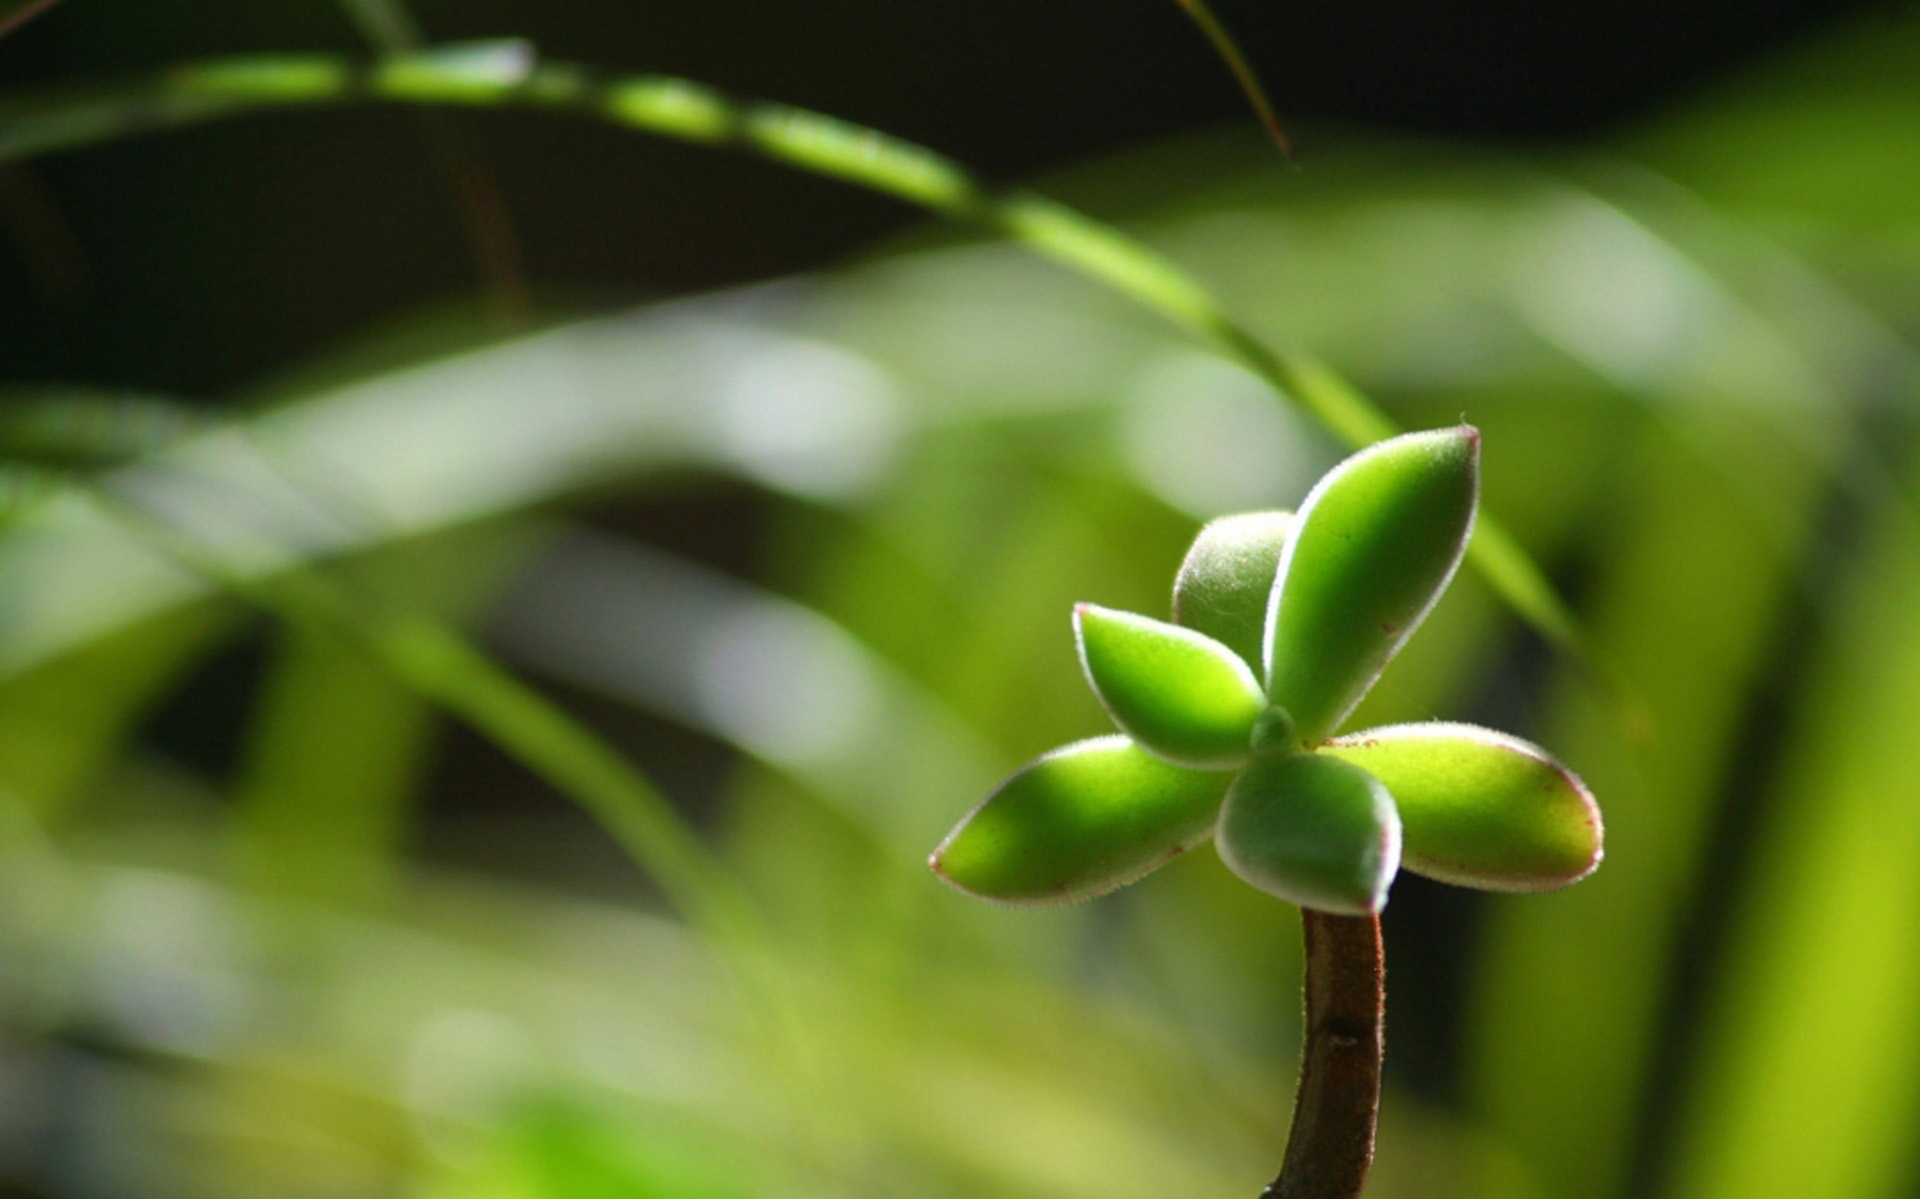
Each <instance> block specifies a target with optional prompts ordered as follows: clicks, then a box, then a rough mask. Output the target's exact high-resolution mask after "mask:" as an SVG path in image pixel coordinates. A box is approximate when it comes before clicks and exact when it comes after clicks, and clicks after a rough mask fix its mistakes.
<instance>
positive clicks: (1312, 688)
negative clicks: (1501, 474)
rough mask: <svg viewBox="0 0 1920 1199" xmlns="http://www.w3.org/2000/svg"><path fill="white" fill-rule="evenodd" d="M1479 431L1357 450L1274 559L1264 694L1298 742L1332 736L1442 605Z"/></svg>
mask: <svg viewBox="0 0 1920 1199" xmlns="http://www.w3.org/2000/svg"><path fill="white" fill-rule="evenodd" d="M1479 493H1480V433H1479V431H1478V430H1476V429H1474V428H1473V427H1472V426H1470V425H1460V426H1458V427H1455V428H1452V429H1436V430H1433V431H1430V432H1425V433H1408V434H1405V435H1404V436H1400V437H1393V438H1389V439H1388V440H1386V441H1383V442H1380V443H1379V444H1378V445H1375V446H1373V447H1371V448H1369V449H1366V450H1362V451H1361V452H1360V453H1358V454H1355V455H1354V456H1353V457H1351V458H1348V459H1347V460H1346V461H1345V462H1342V463H1341V464H1340V465H1339V466H1337V467H1335V468H1334V469H1333V470H1332V471H1331V472H1330V473H1329V474H1328V475H1327V476H1326V477H1325V478H1323V479H1321V480H1320V482H1319V483H1318V484H1316V485H1315V486H1314V489H1313V491H1312V492H1310V493H1309V494H1308V496H1307V502H1306V504H1305V505H1304V506H1303V507H1302V508H1301V511H1300V524H1299V527H1298V528H1297V529H1295V531H1294V536H1293V539H1292V541H1290V542H1289V543H1288V545H1287V551H1286V554H1285V555H1284V557H1283V558H1282V559H1281V563H1280V577H1279V580H1278V582H1277V583H1276V584H1275V586H1274V592H1273V610H1272V612H1271V613H1270V614H1269V616H1268V619H1267V641H1266V648H1265V654H1264V658H1265V661H1266V663H1267V693H1268V694H1269V695H1271V696H1272V697H1273V701H1274V702H1275V703H1276V704H1279V705H1280V706H1281V707H1283V708H1285V709H1286V710H1287V712H1288V713H1289V714H1290V715H1292V717H1293V721H1294V727H1295V730H1296V731H1297V733H1298V735H1299V737H1300V741H1301V744H1302V745H1305V746H1313V745H1317V744H1319V743H1320V742H1321V741H1324V740H1326V739H1327V738H1328V737H1330V736H1332V735H1333V733H1334V731H1335V730H1336V729H1338V728H1339V726H1340V722H1341V721H1342V720H1344V719H1346V716H1347V713H1349V712H1351V711H1352V710H1353V706H1354V705H1355V704H1357V703H1359V702H1360V698H1361V697H1362V696H1363V695H1365V694H1366V693H1367V689H1368V688H1369V687H1371V686H1372V685H1373V681H1374V679H1376V678H1378V677H1379V675H1380V671H1381V669H1382V668H1383V667H1385V666H1386V664H1387V660H1388V659H1390V658H1392V657H1393V655H1394V653H1395V651H1397V650H1398V649H1399V648H1400V645H1401V643H1402V642H1404V641H1405V640H1406V639H1407V637H1408V635H1410V634H1411V633H1412V632H1413V630H1414V628H1415V627H1416V626H1417V625H1419V623H1420V621H1421V620H1422V619H1423V618H1424V617H1425V616H1426V614H1427V610H1428V609H1429V608H1431V607H1433V602H1434V601H1435V600H1436V599H1438V598H1439V597H1440V592H1441V591H1442V590H1444V589H1445V588H1446V585H1447V581H1448V580H1449V579H1451V578H1452V577H1453V572H1454V568H1455V567H1457V566H1459V564H1460V556H1461V554H1462V553H1464V552H1465V550H1466V547H1467V536H1468V534H1469V533H1470V532H1471V531H1472V528H1473V513H1474V507H1475V504H1476V503H1477V501H1478V499H1479Z"/></svg>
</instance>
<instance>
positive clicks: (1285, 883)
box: [1215, 753, 1401, 916]
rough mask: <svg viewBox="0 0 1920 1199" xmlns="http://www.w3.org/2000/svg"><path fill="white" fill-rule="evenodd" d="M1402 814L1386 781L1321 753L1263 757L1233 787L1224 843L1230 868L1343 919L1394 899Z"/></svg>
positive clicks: (1224, 815)
mask: <svg viewBox="0 0 1920 1199" xmlns="http://www.w3.org/2000/svg"><path fill="white" fill-rule="evenodd" d="M1400 838H1401V832H1400V817H1399V814H1398V812H1397V811H1396V810H1395V808H1394V803H1393V798H1392V796H1390V795H1388V793H1387V789H1386V788H1385V787H1384V786H1382V785H1381V783H1380V781H1379V780H1378V779H1376V778H1374V777H1373V776H1372V775H1370V774H1368V773H1367V772H1366V771H1365V770H1362V769H1361V768H1359V767H1358V766H1353V765H1350V764H1349V763H1346V762H1342V761H1340V760H1338V759H1336V758H1331V757H1325V756H1322V755H1320V754H1309V753H1299V754H1289V755H1276V756H1272V757H1263V758H1256V759H1255V760H1254V762H1253V764H1252V765H1251V766H1249V767H1247V768H1246V769H1245V770H1243V771H1241V772H1240V774H1239V776H1238V777H1237V778H1235V779H1234V781H1233V785H1232V786H1231V787H1229V788H1228V789H1227V798H1226V804H1225V806H1224V807H1223V808H1222V809H1221V812H1220V827H1219V829H1218V830H1217V836H1216V842H1215V843H1216V845H1217V846H1218V847H1219V850H1220V857H1221V858H1222V860H1224V861H1225V862H1226V864H1227V867H1228V869H1230V870H1232V871H1233V872H1234V873H1235V874H1237V875H1239V876H1240V877H1241V878H1242V879H1245V880H1246V881H1247V882H1249V883H1251V884H1253V885H1254V886H1256V887H1258V888H1260V889H1261V890H1262V891H1265V892H1267V893H1268V894H1270V895H1277V896H1279V897H1280V898H1281V899H1285V900H1288V901H1289V902H1292V903H1297V904H1299V905H1300V906H1301V907H1303V908H1315V909H1318V910H1319V911H1323V912H1332V913H1334V914H1335V915H1342V916H1366V915H1370V914H1372V913H1375V912H1378V911H1379V910H1380V909H1381V908H1383V907H1385V906H1386V904H1387V888H1388V887H1389V886H1390V885H1391V884H1392V882H1393V876H1394V875H1395V874H1396V873H1397V872H1398V871H1399V869H1400Z"/></svg>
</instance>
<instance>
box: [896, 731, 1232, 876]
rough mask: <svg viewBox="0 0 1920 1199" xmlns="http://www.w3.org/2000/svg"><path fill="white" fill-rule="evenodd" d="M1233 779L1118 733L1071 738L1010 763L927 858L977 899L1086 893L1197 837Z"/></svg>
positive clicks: (1147, 867) (1140, 870)
mask: <svg viewBox="0 0 1920 1199" xmlns="http://www.w3.org/2000/svg"><path fill="white" fill-rule="evenodd" d="M1232 778H1233V776H1232V775H1230V774H1224V773H1219V772H1205V771H1199V770H1187V769H1185V768H1183V767H1179V766H1172V765H1169V764H1167V763H1166V762H1163V761H1161V760H1160V759H1159V758H1156V757H1154V756H1153V755H1152V754H1150V753H1148V752H1146V751H1145V750H1143V749H1141V748H1140V747H1139V746H1137V745H1135V744H1133V743H1132V742H1131V741H1129V740H1127V739H1126V738H1125V737H1118V736H1110V737H1096V738H1094V739H1093V740H1091V741H1078V742H1075V743H1074V744H1072V745H1067V746H1063V747H1061V748H1060V749H1056V750H1054V751H1053V752H1052V753H1049V754H1046V755H1044V756H1042V757H1040V758H1038V759H1036V760H1035V761H1033V762H1031V763H1029V764H1027V765H1026V766H1023V767H1021V768H1020V769H1019V770H1017V771H1015V772H1014V773H1013V776H1012V777H1011V778H1009V779H1007V781H1006V782H1004V783H1002V784H1000V786H999V787H998V788H997V789H996V790H995V791H994V792H993V794H992V795H989V796H987V798H986V800H985V801H984V802H983V803H981V805H980V806H979V807H977V808H975V809H974V810H973V811H972V812H970V813H968V814H967V818H966V819H965V820H962V821H961V822H960V826H959V827H958V828H956V829H954V830H953V832H952V833H950V834H948V835H947V839H946V840H945V841H943V842H942V843H941V845H940V848H938V849H936V850H934V851H933V858H932V860H931V861H929V862H928V865H930V866H932V867H933V871H934V873H935V874H938V875H939V876H940V877H941V878H943V879H945V880H946V881H947V882H949V883H952V884H953V885H954V886H956V887H958V888H959V889H960V890H962V891H966V892H968V893H970V894H973V895H977V896H979V897H980V898H982V899H992V900H998V901H1000V902H1002V903H1031V904H1040V903H1065V902H1068V901H1070V900H1076V899H1089V898H1092V897H1093V896H1095V895H1099V894H1101V893H1103V892H1106V891H1111V890H1113V889H1114V888H1115V887H1119V886H1122V885H1124V884H1126V883H1130V882H1132V881H1134V880H1135V879H1137V878H1139V877H1140V876H1141V875H1143V874H1146V873H1148V872H1149V871H1151V870H1153V869H1154V868H1155V867H1156V866H1159V865H1160V864H1162V863H1163V862H1166V861H1168V860H1170V859H1172V858H1174V857H1177V856H1178V855H1180V854H1181V853H1184V852H1185V851H1187V850H1189V849H1191V848H1193V847H1194V846H1195V845H1197V844H1199V843H1200V842H1201V841H1203V840H1205V839H1206V836H1207V834H1208V833H1209V832H1211V831H1213V824H1214V820H1215V819H1216V818H1217V816H1218V814H1219V811H1220V799H1221V796H1222V795H1223V794H1225V792H1226V789H1227V784H1228V782H1230V781H1231V780H1232Z"/></svg>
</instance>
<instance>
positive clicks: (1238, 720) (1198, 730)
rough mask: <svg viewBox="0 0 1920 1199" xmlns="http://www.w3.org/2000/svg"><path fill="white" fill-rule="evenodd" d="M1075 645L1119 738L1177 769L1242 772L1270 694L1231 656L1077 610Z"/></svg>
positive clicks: (1210, 643)
mask: <svg viewBox="0 0 1920 1199" xmlns="http://www.w3.org/2000/svg"><path fill="white" fill-rule="evenodd" d="M1073 629H1074V638H1075V640H1076V641H1077V642H1078V643H1079V646H1080V663H1081V665H1082V666H1083V667H1084V668H1085V670H1086V673H1087V681H1088V682H1089V683H1090V684H1092V686H1093V690H1094V694H1096V695H1098V696H1099V697H1100V702H1101V704H1102V705H1104V706H1105V707H1106V709H1107V711H1108V712H1109V713H1110V714H1111V715H1112V716H1113V720H1114V723H1115V724H1118V725H1119V726H1120V728H1121V731H1123V732H1125V733H1126V734H1127V735H1128V736H1130V737H1132V738H1133V739H1134V741H1136V742H1138V743H1139V745H1140V746H1141V747H1142V748H1143V749H1146V750H1147V751H1148V752H1150V753H1153V754H1156V755H1158V756H1160V757H1162V758H1165V759H1166V760H1168V761H1169V762H1172V763H1174V764H1176V765H1179V766H1191V767H1194V768H1195V769H1200V770H1217V769H1225V768H1228V767H1233V766H1238V765H1239V764H1240V763H1242V762H1244V761H1246V760H1247V757H1248V754H1249V752H1250V750H1249V746H1248V739H1249V737H1250V735H1251V734H1252V732H1253V726H1254V721H1255V720H1256V719H1257V718H1258V717H1259V716H1260V714H1261V712H1262V711H1264V710H1265V709H1266V706H1267V700H1266V693H1265V692H1264V691H1262V690H1261V687H1260V683H1259V680H1257V679H1255V678H1254V677H1253V669H1252V668H1251V667H1249V666H1248V665H1247V663H1246V661H1245V660H1244V659H1242V658H1241V657H1240V656H1239V655H1238V654H1236V653H1234V652H1233V651H1232V650H1231V649H1228V648H1227V647H1226V646H1224V645H1222V644H1221V643H1220V642H1218V641H1215V640H1214V639H1213V638H1211V637H1208V636H1206V635H1205V634H1204V633H1197V632H1195V631H1193V630H1192V629H1183V628H1181V627H1180V626H1179V625H1172V624H1167V623H1165V622H1163V621H1158V620H1153V619H1151V618H1150V617H1146V616H1139V615H1136V614H1134V613H1132V612H1118V611H1115V610H1114V609H1112V608H1102V607H1100V606H1099V605H1097V604H1076V605H1075V606H1074V609H1073Z"/></svg>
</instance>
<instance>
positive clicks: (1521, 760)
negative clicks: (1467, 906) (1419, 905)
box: [1320, 722, 1604, 891]
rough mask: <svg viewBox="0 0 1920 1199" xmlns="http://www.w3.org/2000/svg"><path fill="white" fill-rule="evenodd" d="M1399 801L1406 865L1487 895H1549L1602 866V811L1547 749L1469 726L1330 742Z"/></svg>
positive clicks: (1413, 728)
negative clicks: (1527, 893) (1492, 892)
mask: <svg viewBox="0 0 1920 1199" xmlns="http://www.w3.org/2000/svg"><path fill="white" fill-rule="evenodd" d="M1320 752H1321V753H1322V754H1323V755H1324V756H1326V757H1330V758H1338V759H1339V760H1341V761H1343V762H1347V763H1350V764H1352V765H1354V766H1358V767H1361V768H1362V769H1364V770H1366V771H1367V772H1368V773H1369V774H1371V775H1373V776H1374V777H1375V778H1378V779H1379V780H1380V781H1381V782H1382V783H1384V784H1385V785H1386V788H1387V790H1388V791H1390V792H1391V793H1392V794H1393V798H1394V802H1395V804H1396V806H1397V807H1398V808H1399V810H1400V819H1401V822H1402V825H1403V826H1404V830H1405V832H1404V836H1405V863H1404V864H1405V866H1406V868H1407V869H1409V870H1411V871H1413V872H1415V873H1416V874H1423V875H1426V876H1427V877H1429V878H1434V879H1438V880H1440V881H1441V882H1446V883H1454V884H1456V885H1459V886H1463V887H1478V888H1480V889H1482V890H1487V891H1548V890H1553V889H1555V888H1559V887H1565V886H1568V885H1570V884H1572V883H1576V882H1579V881H1580V880H1581V879H1583V878H1585V877H1586V876H1587V875H1589V874H1591V873H1593V871H1594V870H1595V868H1597V867H1598V866H1599V865H1600V859H1601V856H1602V854H1603V852H1604V847H1603V844H1602V842H1603V840H1604V832H1603V829H1602V825H1601V820H1600V807H1599V805H1598V804H1597V803H1595V802H1594V798H1593V793H1592V792H1591V791H1589V790H1587V787H1586V784H1584V783H1582V782H1581V781H1580V779H1579V778H1578V777H1577V776H1576V775H1575V774H1574V773H1573V772H1572V771H1571V770H1568V769H1567V768H1566V767H1565V766H1563V765H1561V764H1560V763H1559V762H1558V761H1556V760H1555V759H1554V758H1553V757H1552V756H1551V755H1549V754H1548V753H1547V752H1546V751H1545V750H1543V749H1541V748H1540V747H1539V746H1537V745H1532V744H1529V743H1528V742H1525V741H1522V740H1520V739H1519V738H1518V737H1510V736H1508V735H1507V734H1505V733H1497V732H1494V731H1493V730H1491V729H1483V728H1479V727H1477V726H1475V725H1470V724H1445V723H1440V722H1434V723H1429V724H1398V725H1388V726H1386V727H1383V728H1377V729H1367V730H1364V731H1362V732H1358V733H1353V734H1351V735H1349V736H1345V737H1339V738H1336V739H1334V740H1333V741H1331V742H1328V743H1327V744H1326V745H1325V746H1323V747H1322V749H1321V751H1320Z"/></svg>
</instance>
